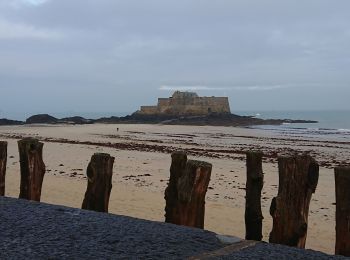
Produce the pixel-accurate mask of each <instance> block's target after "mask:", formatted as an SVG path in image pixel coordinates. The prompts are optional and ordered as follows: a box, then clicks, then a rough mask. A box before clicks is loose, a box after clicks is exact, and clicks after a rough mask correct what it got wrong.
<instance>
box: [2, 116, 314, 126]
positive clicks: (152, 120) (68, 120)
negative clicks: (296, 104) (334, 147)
mask: <svg viewBox="0 0 350 260" xmlns="http://www.w3.org/2000/svg"><path fill="white" fill-rule="evenodd" d="M95 123H105V124H165V125H197V126H198V125H208V126H253V125H282V124H286V123H287V124H315V123H318V121H315V120H303V119H297V120H295V119H262V118H257V117H254V116H240V115H236V114H215V113H213V114H209V115H203V116H176V115H142V114H139V113H133V114H131V115H127V116H121V117H117V116H111V117H102V118H98V119H87V118H84V117H81V116H73V117H64V118H56V117H54V116H51V115H49V114H37V115H33V116H30V117H29V118H27V119H26V120H25V121H19V120H11V119H5V118H4V119H0V125H24V124H95Z"/></svg>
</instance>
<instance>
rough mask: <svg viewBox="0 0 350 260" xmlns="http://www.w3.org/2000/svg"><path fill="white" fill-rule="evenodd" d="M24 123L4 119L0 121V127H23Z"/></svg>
mask: <svg viewBox="0 0 350 260" xmlns="http://www.w3.org/2000/svg"><path fill="white" fill-rule="evenodd" d="M23 124H24V122H22V121H16V120H10V119H6V118H2V119H0V125H23Z"/></svg>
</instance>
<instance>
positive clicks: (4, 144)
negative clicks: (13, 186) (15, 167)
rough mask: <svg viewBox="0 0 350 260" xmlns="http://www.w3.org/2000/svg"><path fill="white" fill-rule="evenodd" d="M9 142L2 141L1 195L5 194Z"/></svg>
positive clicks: (0, 161)
mask: <svg viewBox="0 0 350 260" xmlns="http://www.w3.org/2000/svg"><path fill="white" fill-rule="evenodd" d="M6 162H7V142H3V141H0V196H5V175H6Z"/></svg>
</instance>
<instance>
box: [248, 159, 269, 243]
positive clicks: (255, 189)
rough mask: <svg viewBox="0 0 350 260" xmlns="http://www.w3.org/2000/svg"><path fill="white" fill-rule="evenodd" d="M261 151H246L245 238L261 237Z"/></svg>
mask: <svg viewBox="0 0 350 260" xmlns="http://www.w3.org/2000/svg"><path fill="white" fill-rule="evenodd" d="M262 156H263V154H262V153H261V152H247V182H246V197H245V199H246V203H245V216H244V217H245V230H246V233H245V238H246V239H247V240H256V241H260V240H261V239H262V237H263V236H262V220H263V219H264V217H263V215H262V211H261V190H262V188H263V185H264V175H263V170H262Z"/></svg>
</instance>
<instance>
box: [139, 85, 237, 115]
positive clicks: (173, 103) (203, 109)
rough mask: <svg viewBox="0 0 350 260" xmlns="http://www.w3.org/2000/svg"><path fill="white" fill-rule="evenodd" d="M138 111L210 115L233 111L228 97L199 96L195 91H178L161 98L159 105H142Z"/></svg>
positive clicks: (155, 113)
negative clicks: (170, 95) (168, 96)
mask: <svg viewBox="0 0 350 260" xmlns="http://www.w3.org/2000/svg"><path fill="white" fill-rule="evenodd" d="M138 113H139V114H145V115H157V114H166V115H208V114H212V113H218V114H225V113H231V112H230V105H229V101H228V98H227V97H199V96H198V95H197V94H196V93H193V92H179V91H176V92H175V93H174V94H173V96H172V97H170V98H159V99H158V104H157V106H141V109H140V111H138Z"/></svg>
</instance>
